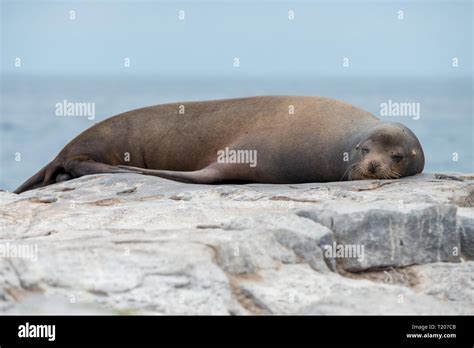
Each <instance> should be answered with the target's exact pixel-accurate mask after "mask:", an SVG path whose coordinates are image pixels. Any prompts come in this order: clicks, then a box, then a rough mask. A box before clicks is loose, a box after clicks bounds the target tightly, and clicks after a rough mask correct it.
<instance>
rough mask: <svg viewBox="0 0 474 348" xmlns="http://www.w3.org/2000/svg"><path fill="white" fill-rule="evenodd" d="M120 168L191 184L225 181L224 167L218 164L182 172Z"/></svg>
mask: <svg viewBox="0 0 474 348" xmlns="http://www.w3.org/2000/svg"><path fill="white" fill-rule="evenodd" d="M117 167H118V168H122V169H126V170H130V171H133V172H136V173H140V174H145V175H153V176H159V177H160V178H165V179H170V180H175V181H180V182H185V183H191V184H213V183H217V182H219V181H223V180H224V179H225V178H224V176H223V170H222V169H223V166H218V165H217V164H216V163H214V164H211V165H210V166H207V167H205V168H203V169H200V170H195V171H189V172H180V171H173V170H155V169H144V168H138V167H130V166H122V165H120V166H117Z"/></svg>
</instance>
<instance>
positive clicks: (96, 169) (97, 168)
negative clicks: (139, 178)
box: [67, 160, 140, 178]
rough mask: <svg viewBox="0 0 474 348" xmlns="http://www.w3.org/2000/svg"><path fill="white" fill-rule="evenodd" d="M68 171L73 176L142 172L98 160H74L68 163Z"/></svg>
mask: <svg viewBox="0 0 474 348" xmlns="http://www.w3.org/2000/svg"><path fill="white" fill-rule="evenodd" d="M67 172H68V173H69V174H70V175H71V176H72V178H79V177H81V176H84V175H92V174H106V173H112V174H113V173H140V172H139V171H135V170H133V171H132V170H127V169H125V168H119V167H118V166H114V165H110V164H105V163H102V162H96V161H93V160H72V161H69V163H68V165H67Z"/></svg>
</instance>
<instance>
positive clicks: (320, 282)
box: [0, 174, 474, 315]
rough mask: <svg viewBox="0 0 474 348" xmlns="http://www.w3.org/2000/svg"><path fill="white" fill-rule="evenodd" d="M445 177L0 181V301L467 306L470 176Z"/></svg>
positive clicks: (254, 308)
mask: <svg viewBox="0 0 474 348" xmlns="http://www.w3.org/2000/svg"><path fill="white" fill-rule="evenodd" d="M447 176H456V177H459V178H462V180H450V178H448V177H446V179H442V178H443V176H438V178H439V179H436V178H435V176H433V175H431V174H424V175H418V176H415V177H410V178H404V179H401V180H384V181H374V180H367V181H353V182H339V183H310V184H299V185H260V184H249V185H191V184H183V183H178V182H173V181H169V180H165V179H160V178H156V177H151V176H144V175H136V174H113V175H92V176H85V177H82V178H79V179H75V180H71V181H67V182H62V183H59V184H55V185H51V186H48V187H44V188H41V189H38V190H33V191H29V192H25V193H23V194H21V195H15V194H12V193H9V192H5V191H1V190H0V313H6V314H41V313H43V314H45V313H56V314H66V313H77V314H85V313H90V314H270V313H272V314H455V315H458V314H474V308H473V303H472V298H474V285H473V284H474V272H473V268H474V266H473V263H474V261H466V262H465V261H464V260H470V259H472V255H473V246H472V245H473V238H472V230H473V229H472V214H473V208H472V204H471V201H472V192H474V188H473V179H474V176H472V175H470V174H447ZM399 207H401V208H399ZM331 219H332V220H331ZM331 221H332V222H331ZM400 242H401V243H403V245H401V243H400ZM335 243H336V244H335ZM338 243H360V244H361V245H364V253H363V255H364V257H363V258H362V259H358V258H351V259H348V258H342V259H341V258H339V257H338V255H337V253H335V254H334V253H333V254H331V253H329V252H328V251H331V249H330V247H332V248H333V249H335V250H336V251H337V248H338V246H339V245H340V244H338ZM456 247H457V248H458V253H455V252H453V248H456ZM459 248H461V249H460V252H461V257H460V256H459ZM346 251H350V250H346ZM355 251H356V253H355V254H356V256H360V255H358V254H357V251H361V249H359V250H357V249H355ZM336 261H337V262H336ZM440 261H442V262H440ZM416 264H417V265H416Z"/></svg>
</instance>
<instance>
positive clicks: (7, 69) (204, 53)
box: [1, 0, 473, 76]
mask: <svg viewBox="0 0 474 348" xmlns="http://www.w3.org/2000/svg"><path fill="white" fill-rule="evenodd" d="M1 10H2V13H1V22H2V24H1V29H2V50H1V51H2V52H1V58H2V62H1V63H2V64H1V67H2V73H4V74H9V73H13V72H15V69H17V68H16V67H15V59H16V58H17V57H19V58H21V64H22V66H21V73H23V74H45V75H51V74H56V75H76V74H80V75H88V74H90V75H100V74H117V75H119V74H132V75H133V74H137V75H171V76H173V75H176V76H181V75H183V76H189V75H198V76H203V75H204V76H221V75H229V74H236V73H238V74H241V75H244V76H245V75H253V76H260V75H271V76H286V75H305V76H308V75H322V74H324V75H330V76H333V75H344V74H346V75H347V74H356V75H361V74H368V75H375V76H378V75H396V76H400V75H409V76H418V75H430V76H433V75H453V74H454V75H465V76H469V75H471V74H472V55H473V50H472V46H473V44H472V42H473V29H472V28H473V27H472V25H473V24H472V22H473V5H472V1H470V0H466V1H457V0H446V1H383V0H381V1H372V0H371V1H347V0H346V1H337V0H335V1H334V0H333V1H292V2H289V1H259V2H257V1H237V0H235V1H202V0H199V1H140V0H139V1H103V0H102V1H94V2H91V1H41V0H39V1H38V0H31V1H25V0H23V1H22V0H19V1H18V0H17V1H11V0H2V7H1ZM70 11H74V19H73V20H71V19H70V17H71V12H70ZM179 11H184V15H185V18H184V20H180V18H179V15H180V12H179ZM289 11H294V19H293V20H290V19H289ZM399 11H403V20H400V19H399V16H400V12H399ZM453 57H457V58H458V60H459V67H457V68H456V69H453V68H452V59H453ZM125 58H129V59H130V67H128V68H125V67H124V60H125ZM234 58H238V59H239V63H240V64H239V67H238V68H236V67H235V66H234V63H235V61H234ZM344 58H348V63H349V66H348V67H344V66H343V62H344Z"/></svg>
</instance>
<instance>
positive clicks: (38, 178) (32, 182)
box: [13, 161, 61, 194]
mask: <svg viewBox="0 0 474 348" xmlns="http://www.w3.org/2000/svg"><path fill="white" fill-rule="evenodd" d="M60 168H61V166H60V165H59V164H58V163H57V162H56V161H51V162H50V163H48V164H47V165H45V166H44V167H43V168H41V169H40V170H39V171H38V172H37V173H36V174H35V175H33V176H32V177H31V178H29V179H28V180H26V181H25V182H24V183H23V184H21V185H20V186H19V187H18V188H17V189H16V190H15V191H13V193H17V194H20V193H22V192H25V191H29V190H33V189H36V188H39V187H43V186H47V185H50V184H51V183H52V182H51V176H53V174H54V173H55V172H56V171H57V170H59V169H60Z"/></svg>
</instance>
